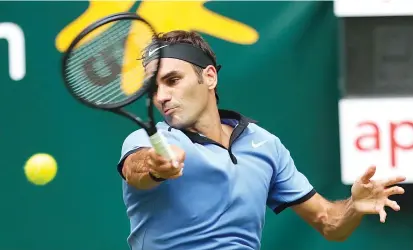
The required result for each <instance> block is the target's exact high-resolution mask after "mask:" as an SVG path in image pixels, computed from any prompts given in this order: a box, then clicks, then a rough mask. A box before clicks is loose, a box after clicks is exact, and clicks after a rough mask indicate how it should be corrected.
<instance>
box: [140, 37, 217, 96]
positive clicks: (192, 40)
mask: <svg viewBox="0 0 413 250" xmlns="http://www.w3.org/2000/svg"><path fill="white" fill-rule="evenodd" d="M153 41H154V42H160V43H167V44H177V43H187V44H191V45H192V46H195V47H197V48H199V49H201V50H202V51H203V52H204V53H205V54H206V55H208V57H210V58H211V59H212V62H213V63H214V66H216V65H217V62H216V61H217V60H216V55H215V53H214V51H213V50H212V49H211V47H210V45H209V44H208V43H207V42H206V41H205V39H204V38H202V36H201V35H199V34H198V33H197V32H195V31H185V30H173V31H170V32H166V33H159V34H157V35H156V36H154V38H153ZM148 47H151V44H150V45H149V46H148ZM192 67H193V68H194V70H195V73H196V75H197V76H198V79H199V83H202V82H201V76H202V70H203V69H202V68H201V67H199V66H197V65H194V64H192ZM215 97H216V99H217V103H218V101H219V97H218V91H217V88H215Z"/></svg>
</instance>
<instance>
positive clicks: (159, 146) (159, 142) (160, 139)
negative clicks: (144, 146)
mask: <svg viewBox="0 0 413 250" xmlns="http://www.w3.org/2000/svg"><path fill="white" fill-rule="evenodd" d="M149 140H150V142H151V144H152V146H153V148H154V149H155V152H156V153H158V154H160V155H162V156H163V157H164V158H166V159H168V160H174V159H175V154H174V152H173V151H172V149H171V147H170V146H169V144H168V142H167V140H166V138H165V137H164V136H163V135H162V133H161V132H159V131H158V132H156V133H155V134H154V135H152V136H150V137H149Z"/></svg>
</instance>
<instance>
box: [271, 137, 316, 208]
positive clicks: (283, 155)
mask: <svg viewBox="0 0 413 250" xmlns="http://www.w3.org/2000/svg"><path fill="white" fill-rule="evenodd" d="M275 141H276V142H275V144H276V149H277V156H276V157H275V161H276V162H275V164H274V165H275V169H274V173H273V175H272V179H271V183H270V188H269V194H268V200H267V205H268V206H269V207H270V208H271V209H272V210H273V211H274V212H275V213H276V214H279V213H280V212H282V211H283V210H284V209H286V208H288V207H290V206H292V205H297V204H300V203H302V202H305V201H307V200H308V199H310V198H311V197H312V196H313V195H314V194H316V191H315V189H314V188H313V186H312V185H311V184H310V182H309V181H308V179H307V178H306V177H305V176H304V175H303V174H302V173H300V172H299V171H298V170H297V168H296V166H295V164H294V161H293V159H292V158H291V155H290V152H289V151H288V150H287V149H286V148H285V146H284V145H283V144H282V143H281V141H280V140H279V139H278V138H276V140H275Z"/></svg>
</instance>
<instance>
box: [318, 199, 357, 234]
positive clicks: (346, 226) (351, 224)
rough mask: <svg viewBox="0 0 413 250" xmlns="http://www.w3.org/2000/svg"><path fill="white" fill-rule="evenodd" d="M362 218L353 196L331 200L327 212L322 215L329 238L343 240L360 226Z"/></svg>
mask: <svg viewBox="0 0 413 250" xmlns="http://www.w3.org/2000/svg"><path fill="white" fill-rule="evenodd" d="M362 218H363V216H362V215H361V214H360V213H358V212H357V211H356V209H355V208H354V203H353V201H352V199H351V198H349V199H347V200H343V201H336V202H329V205H328V206H327V210H326V213H325V214H324V215H323V216H321V222H322V231H323V235H324V236H325V237H326V238H327V239H328V240H333V241H343V240H345V239H347V238H348V237H349V236H350V235H351V233H352V232H353V231H354V230H355V229H356V228H357V227H358V225H359V224H360V222H361V219H362Z"/></svg>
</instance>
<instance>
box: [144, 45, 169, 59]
mask: <svg viewBox="0 0 413 250" xmlns="http://www.w3.org/2000/svg"><path fill="white" fill-rule="evenodd" d="M166 46H168V45H164V46H161V47H159V48H155V49H153V50H149V52H148V56H149V57H150V56H152V55H153V53H155V52H156V51H157V50H160V49H162V48H163V47H166Z"/></svg>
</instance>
